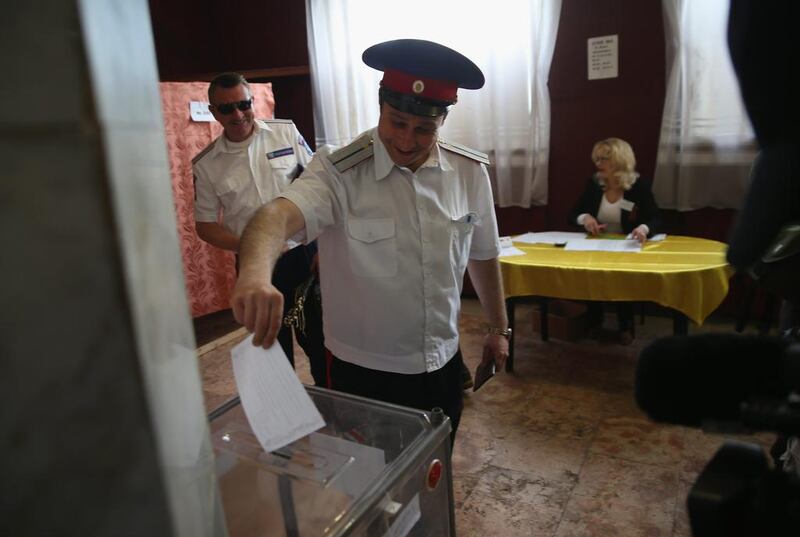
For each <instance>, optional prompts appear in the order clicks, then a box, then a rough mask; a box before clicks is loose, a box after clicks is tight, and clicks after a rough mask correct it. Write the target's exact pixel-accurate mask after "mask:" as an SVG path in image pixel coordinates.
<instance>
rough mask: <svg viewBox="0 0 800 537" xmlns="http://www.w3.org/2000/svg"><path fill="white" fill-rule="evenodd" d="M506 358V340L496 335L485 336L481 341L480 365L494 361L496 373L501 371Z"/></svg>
mask: <svg viewBox="0 0 800 537" xmlns="http://www.w3.org/2000/svg"><path fill="white" fill-rule="evenodd" d="M506 358H508V339H506V337H505V336H501V335H498V334H486V337H485V338H484V339H483V357H482V358H481V363H483V364H485V363H487V362H489V361H491V360H494V366H495V370H496V371H498V372H499V371H501V370H502V369H503V366H504V365H505V363H506Z"/></svg>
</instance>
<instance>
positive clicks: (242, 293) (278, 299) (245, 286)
mask: <svg viewBox="0 0 800 537" xmlns="http://www.w3.org/2000/svg"><path fill="white" fill-rule="evenodd" d="M231 308H232V309H233V317H234V318H235V319H236V320H237V321H238V322H240V323H241V324H243V325H244V326H245V328H247V329H248V330H249V331H250V332H252V333H253V345H255V346H257V347H258V346H261V347H264V348H265V349H268V348H270V347H271V346H272V344H273V343H275V338H277V337H278V331H279V330H280V329H281V324H282V323H283V295H282V294H281V292H280V291H278V290H277V289H276V288H275V286H273V285H272V284H270V283H264V281H263V279H262V280H256V281H252V280H248V279H247V278H244V277H242V276H240V277H239V279H238V280H237V281H236V287H234V289H233V294H232V295H231Z"/></svg>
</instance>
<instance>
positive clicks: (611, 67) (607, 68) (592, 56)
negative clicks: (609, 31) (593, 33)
mask: <svg viewBox="0 0 800 537" xmlns="http://www.w3.org/2000/svg"><path fill="white" fill-rule="evenodd" d="M618 41H619V36H618V35H603V36H600V37H590V38H589V39H588V62H587V63H588V66H589V80H597V79H601V78H617V77H618V76H619V47H618Z"/></svg>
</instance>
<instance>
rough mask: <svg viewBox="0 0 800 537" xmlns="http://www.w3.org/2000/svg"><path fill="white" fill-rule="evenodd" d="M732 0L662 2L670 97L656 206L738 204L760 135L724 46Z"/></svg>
mask: <svg viewBox="0 0 800 537" xmlns="http://www.w3.org/2000/svg"><path fill="white" fill-rule="evenodd" d="M728 3H729V0H702V1H691V2H690V1H688V0H663V1H662V6H663V12H664V33H665V35H666V40H667V42H666V50H667V72H668V77H669V78H668V80H667V95H666V100H665V103H664V117H663V120H662V125H661V138H660V141H659V148H658V159H657V162H656V173H655V181H654V187H653V188H654V193H655V196H656V199H657V201H658V203H659V206H661V207H664V208H667V209H678V210H682V211H686V210H692V209H699V208H702V207H715V208H738V207H739V206H740V205H741V203H742V201H743V199H744V196H745V193H746V191H747V185H748V179H749V174H750V167H751V164H752V161H753V158H754V157H755V152H756V146H755V137H754V135H753V131H752V128H751V126H750V120H749V119H748V117H747V113H746V112H745V110H744V105H743V104H742V100H741V96H740V93H739V85H738V83H737V80H736V75H735V73H734V71H733V66H732V65H731V60H730V54H729V52H728V44H727V24H728Z"/></svg>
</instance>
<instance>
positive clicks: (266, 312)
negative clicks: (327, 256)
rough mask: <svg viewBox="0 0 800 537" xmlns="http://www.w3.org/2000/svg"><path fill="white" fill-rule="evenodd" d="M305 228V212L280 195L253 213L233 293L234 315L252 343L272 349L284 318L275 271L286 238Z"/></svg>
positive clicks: (246, 233)
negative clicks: (274, 280)
mask: <svg viewBox="0 0 800 537" xmlns="http://www.w3.org/2000/svg"><path fill="white" fill-rule="evenodd" d="M304 227H305V219H304V218H303V213H302V212H300V209H298V207H297V205H295V204H294V203H292V202H291V201H289V200H287V199H285V198H277V199H275V200H273V201H271V202H270V203H268V204H267V205H265V206H264V207H262V208H261V209H259V211H258V212H257V213H256V214H255V215H253V218H252V219H251V220H250V222H249V223H248V224H247V227H246V228H245V230H244V233H242V239H241V242H240V244H239V277H238V279H237V280H236V286H235V287H234V289H233V294H232V295H231V308H232V309H233V316H234V318H235V319H236V320H237V321H239V322H240V323H241V324H243V325H244V326H245V327H246V328H247V329H248V330H249V331H250V332H252V333H253V345H257V346H258V345H260V346H262V347H264V348H265V349H266V348H269V347H271V346H272V344H273V343H274V342H275V338H276V337H277V335H278V331H279V330H280V328H281V322H282V321H283V295H282V294H281V292H280V291H278V290H277V289H276V288H275V286H273V285H272V270H273V268H274V267H275V263H276V262H277V261H278V258H279V257H280V256H281V253H283V250H284V245H285V244H286V239H288V238H289V237H292V236H293V235H295V234H296V233H297V232H298V231H300V230H301V229H303V228H304Z"/></svg>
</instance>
